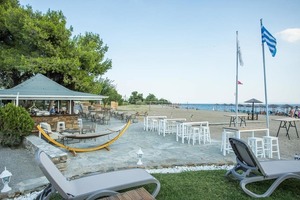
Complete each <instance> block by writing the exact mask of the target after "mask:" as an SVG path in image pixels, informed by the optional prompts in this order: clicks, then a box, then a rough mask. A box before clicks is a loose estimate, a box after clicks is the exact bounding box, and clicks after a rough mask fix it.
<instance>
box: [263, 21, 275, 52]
mask: <svg viewBox="0 0 300 200" xmlns="http://www.w3.org/2000/svg"><path fill="white" fill-rule="evenodd" d="M261 39H262V43H264V42H266V43H267V45H268V47H269V50H270V52H271V54H272V56H273V57H274V56H275V54H276V39H275V38H274V37H273V35H271V33H269V31H268V30H267V29H266V28H265V27H264V26H262V27H261Z"/></svg>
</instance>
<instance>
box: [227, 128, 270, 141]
mask: <svg viewBox="0 0 300 200" xmlns="http://www.w3.org/2000/svg"><path fill="white" fill-rule="evenodd" d="M223 130H224V131H229V132H235V133H236V134H235V137H236V138H238V139H240V138H241V133H251V136H252V137H254V136H255V135H254V133H255V132H266V136H269V129H268V128H248V127H223Z"/></svg>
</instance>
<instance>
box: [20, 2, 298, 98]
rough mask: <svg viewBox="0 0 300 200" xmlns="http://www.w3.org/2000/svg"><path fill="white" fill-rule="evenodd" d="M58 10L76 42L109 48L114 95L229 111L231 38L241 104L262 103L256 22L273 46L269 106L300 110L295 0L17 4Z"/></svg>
mask: <svg viewBox="0 0 300 200" xmlns="http://www.w3.org/2000/svg"><path fill="white" fill-rule="evenodd" d="M20 3H21V5H31V6H32V8H33V9H34V10H39V11H41V12H46V11H47V10H48V9H51V10H61V11H62V12H63V13H64V15H65V16H66V18H67V23H68V27H69V26H72V27H73V28H74V32H73V34H74V35H78V34H84V33H85V32H93V33H97V34H99V35H100V37H101V38H102V39H103V41H104V43H105V44H107V45H108V46H109V51H108V53H107V55H106V56H107V58H109V59H112V63H113V67H112V69H111V70H109V71H108V72H107V73H106V74H105V75H104V76H103V77H104V78H105V77H108V78H109V79H111V80H114V84H115V85H116V87H117V90H118V92H119V93H120V94H121V95H123V97H124V96H125V95H126V98H128V97H129V96H130V95H131V92H132V91H138V92H139V93H142V94H143V96H144V97H146V96H147V95H148V94H149V93H151V94H154V95H155V96H156V97H157V98H164V99H167V100H170V101H172V102H173V103H187V102H188V103H234V102H235V76H236V31H238V32H239V41H240V46H241V52H242V58H243V61H244V66H242V67H239V80H240V81H241V82H242V83H243V85H240V86H239V92H238V93H239V95H238V98H239V103H243V102H244V101H246V100H248V99H251V98H253V97H254V98H257V99H259V100H261V101H263V102H264V101H265V97H264V76H263V75H264V73H263V60H262V48H261V34H260V19H261V18H262V19H263V24H264V26H265V27H266V28H267V29H268V31H269V32H270V33H271V34H273V36H274V37H275V38H276V39H277V54H276V56H275V57H272V56H271V54H270V52H269V50H268V48H267V46H266V45H265V57H266V59H265V60H266V76H267V94H268V102H269V103H300V88H299V84H300V1H299V0H251V1H250V0H248V1H247V0H244V1H240V0H227V1H221V0H203V1H200V0H186V1H185V0H105V1H104V0H86V1H83V0H65V1H61V0H43V1H41V0H21V1H20Z"/></svg>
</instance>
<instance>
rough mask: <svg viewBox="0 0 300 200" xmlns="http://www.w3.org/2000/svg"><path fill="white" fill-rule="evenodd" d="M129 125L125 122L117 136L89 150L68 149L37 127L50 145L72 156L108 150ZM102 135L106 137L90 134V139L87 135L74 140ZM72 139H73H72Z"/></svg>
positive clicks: (68, 147)
mask: <svg viewBox="0 0 300 200" xmlns="http://www.w3.org/2000/svg"><path fill="white" fill-rule="evenodd" d="M129 125H130V121H128V122H127V124H126V125H125V126H124V127H123V129H121V130H120V132H119V134H118V135H117V136H115V137H114V138H112V139H111V140H109V141H107V142H105V143H103V144H101V145H99V146H95V147H90V148H76V147H70V146H66V145H64V144H62V143H60V142H58V141H56V140H54V139H53V138H51V137H50V136H49V135H48V134H47V133H46V132H45V131H44V129H42V128H41V126H40V125H38V126H37V128H38V130H39V131H40V132H41V134H42V135H43V136H44V137H45V138H46V139H47V140H48V141H49V142H51V143H53V144H55V145H56V146H58V147H61V148H64V149H67V150H69V151H70V152H72V153H73V154H76V152H90V151H97V150H100V149H103V148H105V149H107V150H109V149H108V147H109V145H111V144H112V143H114V142H115V141H116V140H118V139H119V138H120V137H121V136H122V135H123V134H124V133H125V131H126V130H127V129H128V127H129ZM104 135H108V133H106V134H92V135H91V137H89V135H82V136H80V138H76V139H90V138H95V137H101V136H104ZM64 137H67V138H70V137H72V136H69V135H68V136H64ZM73 138H74V137H73Z"/></svg>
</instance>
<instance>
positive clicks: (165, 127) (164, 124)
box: [158, 118, 186, 137]
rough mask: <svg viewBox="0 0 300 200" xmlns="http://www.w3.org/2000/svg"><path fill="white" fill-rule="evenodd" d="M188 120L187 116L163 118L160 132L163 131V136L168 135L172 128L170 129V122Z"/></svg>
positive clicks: (159, 128)
mask: <svg viewBox="0 0 300 200" xmlns="http://www.w3.org/2000/svg"><path fill="white" fill-rule="evenodd" d="M184 121H186V119H185V118H169V119H161V120H160V123H159V127H158V134H159V135H160V133H161V132H162V134H163V136H164V137H165V136H166V133H167V132H168V133H171V132H172V130H170V129H169V127H168V126H169V125H170V124H169V123H174V122H179V123H180V122H184ZM161 123H162V124H161Z"/></svg>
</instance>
